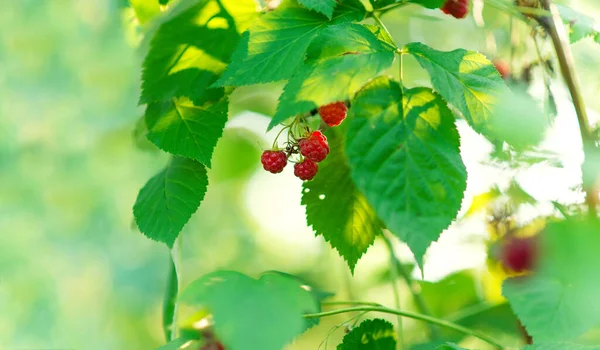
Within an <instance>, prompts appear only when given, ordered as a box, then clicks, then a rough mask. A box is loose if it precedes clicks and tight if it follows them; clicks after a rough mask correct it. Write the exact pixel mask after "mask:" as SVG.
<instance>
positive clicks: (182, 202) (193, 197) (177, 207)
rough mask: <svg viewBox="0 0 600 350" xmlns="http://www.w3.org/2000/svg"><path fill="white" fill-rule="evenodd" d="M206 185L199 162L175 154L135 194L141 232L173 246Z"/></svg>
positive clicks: (204, 170) (136, 215)
mask: <svg viewBox="0 0 600 350" xmlns="http://www.w3.org/2000/svg"><path fill="white" fill-rule="evenodd" d="M207 186H208V177H207V175H206V168H205V167H204V166H203V165H202V164H200V163H198V162H196V161H194V160H192V159H187V158H181V157H174V158H173V159H172V160H171V162H170V163H169V165H167V167H166V168H165V169H163V170H162V171H161V172H159V173H158V174H156V175H155V176H154V177H153V178H151V179H150V180H149V181H148V183H146V185H145V186H144V187H143V188H142V189H141V190H140V193H139V194H138V197H137V200H136V202H135V205H134V206H133V215H134V217H135V221H136V223H137V225H138V227H139V229H140V231H141V232H142V233H143V234H144V235H145V236H146V237H148V238H150V239H152V240H155V241H158V242H163V243H165V244H166V245H167V246H169V248H171V247H173V243H175V239H176V238H177V236H179V232H180V231H181V229H183V226H184V225H185V224H186V223H187V222H188V220H189V219H190V217H191V216H192V214H193V213H195V212H196V210H197V209H198V207H199V206H200V202H202V199H204V194H205V193H206V187H207Z"/></svg>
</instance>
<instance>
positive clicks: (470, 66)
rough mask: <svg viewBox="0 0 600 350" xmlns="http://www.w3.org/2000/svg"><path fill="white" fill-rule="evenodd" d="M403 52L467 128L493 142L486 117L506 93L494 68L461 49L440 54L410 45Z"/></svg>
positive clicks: (484, 60) (416, 44) (430, 49)
mask: <svg viewBox="0 0 600 350" xmlns="http://www.w3.org/2000/svg"><path fill="white" fill-rule="evenodd" d="M405 50H407V51H408V53H410V54H411V55H413V56H414V57H415V58H416V59H417V62H419V64H420V65H421V67H423V68H424V69H426V70H427V71H428V72H429V75H430V76H431V83H432V85H433V88H434V89H435V90H436V91H437V92H438V93H439V94H440V95H442V97H443V98H444V99H445V100H446V101H448V102H449V103H450V104H452V105H453V106H454V107H456V108H457V109H458V110H459V111H460V112H461V113H462V115H463V116H464V117H465V119H466V120H467V122H468V123H469V124H470V125H471V127H472V128H473V129H474V130H475V131H477V132H479V133H481V134H483V135H485V136H487V137H490V138H492V139H494V137H493V136H491V135H490V125H489V124H490V118H491V117H492V114H493V113H494V110H495V109H496V106H497V103H498V99H499V96H500V95H501V94H502V93H503V92H504V91H506V90H507V86H506V84H505V83H504V81H503V80H502V77H501V76H500V73H498V71H497V70H496V68H495V67H494V65H493V64H492V63H491V62H490V61H489V60H488V59H487V58H485V56H483V55H482V54H479V53H477V52H473V51H467V50H463V49H458V50H454V51H450V52H443V51H437V50H434V49H432V48H430V47H429V46H427V45H424V44H421V43H410V44H407V45H406V46H405Z"/></svg>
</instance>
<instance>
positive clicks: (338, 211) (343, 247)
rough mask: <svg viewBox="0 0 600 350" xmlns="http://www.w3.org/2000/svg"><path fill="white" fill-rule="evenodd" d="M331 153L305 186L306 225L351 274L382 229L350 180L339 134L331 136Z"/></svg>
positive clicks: (329, 135)
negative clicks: (321, 237)
mask: <svg viewBox="0 0 600 350" xmlns="http://www.w3.org/2000/svg"><path fill="white" fill-rule="evenodd" d="M327 137H328V141H329V146H330V149H331V153H330V154H329V155H328V156H327V158H326V159H325V160H324V161H323V162H321V163H319V173H318V174H317V176H316V177H315V178H314V180H312V181H308V182H304V185H303V189H304V191H303V192H302V193H303V194H302V204H303V205H305V206H306V222H307V223H308V225H310V226H312V228H313V229H314V230H315V232H316V234H317V235H322V236H323V238H325V240H326V241H327V242H329V244H331V246H332V247H333V248H335V249H336V250H337V251H338V252H339V254H340V255H341V256H342V257H343V258H344V260H346V261H347V262H348V267H350V271H351V272H352V273H354V267H355V266H356V263H357V261H358V259H360V257H361V256H362V255H363V254H364V253H365V252H366V251H367V249H368V248H369V247H370V246H371V245H372V244H373V242H374V241H375V236H376V235H377V234H378V233H379V230H380V226H379V222H378V219H377V215H376V214H375V211H374V210H373V208H371V206H370V205H369V203H368V202H367V200H366V198H365V197H364V196H363V195H362V193H360V192H359V191H358V189H357V188H356V186H354V183H353V182H352V179H351V178H350V167H349V166H348V163H347V160H346V155H345V153H344V147H343V145H344V140H343V137H342V136H341V135H339V132H333V130H330V132H328V133H327Z"/></svg>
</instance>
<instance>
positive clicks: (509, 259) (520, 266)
mask: <svg viewBox="0 0 600 350" xmlns="http://www.w3.org/2000/svg"><path fill="white" fill-rule="evenodd" d="M536 260H537V239H536V238H535V237H529V238H515V237H513V238H509V239H508V240H507V241H505V242H504V243H503V244H502V251H501V255H500V261H501V262H502V264H503V265H504V267H506V268H507V269H508V270H511V271H514V272H517V273H519V272H525V271H528V270H532V269H533V268H534V265H535V263H536Z"/></svg>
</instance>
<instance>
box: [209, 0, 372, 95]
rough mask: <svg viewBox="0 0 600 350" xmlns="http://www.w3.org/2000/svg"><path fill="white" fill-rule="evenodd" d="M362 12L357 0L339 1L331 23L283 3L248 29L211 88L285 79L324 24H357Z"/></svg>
mask: <svg viewBox="0 0 600 350" xmlns="http://www.w3.org/2000/svg"><path fill="white" fill-rule="evenodd" d="M364 17H365V9H364V7H363V6H362V4H361V3H360V2H358V1H357V0H345V1H343V2H342V3H341V4H340V5H339V6H338V8H337V10H336V11H335V12H334V14H333V17H332V20H331V21H329V20H328V19H327V17H326V16H324V15H321V14H318V13H316V12H314V11H312V10H309V9H306V8H304V7H301V6H300V5H298V4H297V3H295V1H284V2H283V4H281V5H280V6H279V7H278V8H277V9H276V10H275V11H271V12H269V13H267V14H264V15H262V16H261V17H260V18H259V20H258V21H256V23H254V25H252V26H251V27H250V30H249V32H248V33H246V34H245V35H244V37H243V39H242V40H241V41H240V43H239V44H238V45H237V47H236V49H235V51H234V54H233V56H232V58H231V64H230V65H229V66H228V67H227V70H226V71H225V73H224V74H223V76H222V77H221V78H220V79H219V80H218V81H217V82H216V83H215V84H213V85H214V86H232V85H236V86H240V85H251V84H259V83H269V82H273V81H278V80H283V79H289V78H290V77H291V76H292V75H294V73H296V72H297V70H298V68H299V66H300V65H301V64H302V61H303V60H304V56H305V53H306V49H307V48H308V45H309V44H310V42H311V41H312V40H313V38H314V37H315V36H316V35H317V34H318V33H319V32H320V31H321V30H322V29H323V28H325V27H326V26H327V25H329V24H335V23H343V22H348V21H358V20H362V19H363V18H364Z"/></svg>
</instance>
